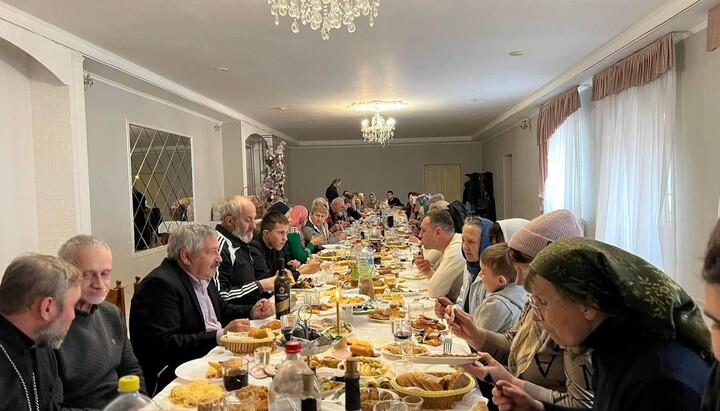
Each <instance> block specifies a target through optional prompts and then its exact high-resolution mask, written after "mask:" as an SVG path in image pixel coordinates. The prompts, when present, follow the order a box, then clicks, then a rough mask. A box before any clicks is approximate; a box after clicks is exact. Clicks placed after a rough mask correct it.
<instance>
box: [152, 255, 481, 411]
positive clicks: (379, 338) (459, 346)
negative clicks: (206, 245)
mask: <svg viewBox="0 0 720 411" xmlns="http://www.w3.org/2000/svg"><path fill="white" fill-rule="evenodd" d="M413 270H415V269H414V268H411V267H410V266H409V264H405V267H404V269H403V272H401V276H402V274H403V273H407V272H411V271H413ZM403 285H407V287H408V288H410V289H415V290H427V286H428V281H427V280H426V279H422V280H411V279H407V280H406V282H405V283H403ZM350 293H352V292H351V291H347V292H346V294H350ZM297 294H299V295H302V294H303V293H302V292H297ZM423 297H425V298H423ZM416 299H418V300H420V301H422V302H423V307H424V314H426V315H428V316H431V317H435V314H434V308H433V307H434V300H433V299H431V298H429V297H427V292H423V293H421V294H419V295H415V296H407V297H405V302H406V304H407V303H409V302H412V301H413V300H416ZM273 318H274V317H273ZM333 318H334V317H333ZM271 319H272V318H270V319H267V320H253V321H251V324H252V325H253V326H260V325H262V324H265V323H266V322H267V321H270V320H271ZM352 325H353V328H354V330H353V333H352V335H351V336H353V337H357V338H360V339H363V340H367V341H370V342H372V344H373V347H374V349H375V351H376V352H380V350H381V348H382V347H383V346H385V345H387V344H390V343H392V342H393V335H392V332H391V330H390V324H388V323H380V322H376V321H373V320H371V319H370V318H368V316H367V315H366V314H365V315H361V314H356V315H354V316H353V322H352ZM448 337H449V338H452V340H453V344H452V353H453V354H468V353H470V347H469V346H468V344H467V343H466V342H465V341H464V340H462V339H460V338H457V337H456V338H453V337H452V334H450V335H449V336H448ZM448 337H446V338H448ZM423 346H424V347H426V348H428V349H429V350H430V352H431V353H442V346H439V347H431V346H428V345H423ZM223 352H226V351H225V350H224V349H222V347H217V348H215V349H213V350H212V351H211V352H210V353H208V356H213V355H218V354H222V353H223ZM331 352H332V350H330V351H328V352H327V353H325V354H321V355H320V356H324V355H330V354H331ZM247 357H248V358H249V359H250V360H251V361H253V360H252V355H249V356H247ZM284 358H285V352H284V351H283V350H276V351H275V352H274V353H273V354H272V356H271V360H270V362H271V363H272V364H278V365H279V364H280V363H281V362H282V361H283V360H284ZM378 359H380V360H382V361H385V362H387V363H388V364H390V365H391V369H392V362H393V361H394V360H396V358H392V359H391V358H386V356H385V355H384V354H383V355H381V357H379V358H378ZM412 366H413V370H416V371H442V370H447V369H448V368H449V366H447V365H428V364H417V363H413V364H412ZM321 370H322V369H321ZM271 381H272V380H271V379H270V378H264V379H262V380H257V379H255V378H254V377H252V376H250V379H249V384H250V385H256V386H269V385H270V382H271ZM188 383H189V381H186V380H183V379H181V378H176V379H175V380H174V381H173V382H172V383H170V384H169V385H168V386H167V387H165V388H164V389H163V390H162V391H161V392H160V393H158V394H157V395H156V396H155V398H154V399H155V401H156V402H158V404H159V405H160V406H161V407H163V409H164V410H187V408H179V407H177V406H175V405H173V404H172V402H170V400H169V396H170V391H171V390H172V388H173V387H175V386H178V385H181V384H188ZM477 401H484V399H483V396H482V394H481V393H480V390H478V389H475V390H474V391H473V392H471V393H469V394H467V395H466V396H465V398H464V399H463V401H462V402H460V403H456V404H455V406H454V407H453V409H457V410H468V409H470V408H471V407H472V405H473V404H474V403H475V402H477ZM322 409H323V410H344V405H343V404H341V403H339V402H333V401H329V400H325V401H323V403H322Z"/></svg>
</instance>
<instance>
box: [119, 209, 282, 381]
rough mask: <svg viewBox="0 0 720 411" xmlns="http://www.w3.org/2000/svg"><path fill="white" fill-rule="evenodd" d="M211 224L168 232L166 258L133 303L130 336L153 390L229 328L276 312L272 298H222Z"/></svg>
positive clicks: (238, 328) (213, 344) (241, 326)
mask: <svg viewBox="0 0 720 411" xmlns="http://www.w3.org/2000/svg"><path fill="white" fill-rule="evenodd" d="M219 248H220V245H219V243H218V241H217V238H216V233H215V230H213V229H212V228H210V227H208V226H206V225H202V224H197V223H191V224H186V225H182V226H180V227H179V228H178V229H177V230H176V231H175V232H174V233H173V235H172V236H171V237H170V241H169V242H168V246H167V258H165V259H164V260H163V261H162V263H161V264H160V266H159V267H157V268H156V269H154V270H153V271H151V272H150V274H148V275H147V276H146V277H145V279H143V281H142V282H141V283H140V286H139V287H138V289H137V291H136V292H135V295H134V296H133V299H132V304H131V305H130V341H131V342H132V346H133V349H134V350H135V355H137V359H138V361H139V362H140V366H141V367H142V369H143V374H144V375H145V384H146V387H148V392H149V393H151V394H152V395H155V394H156V393H157V392H159V391H160V390H162V389H163V388H164V387H165V386H166V385H167V384H168V383H169V382H170V381H172V380H173V379H174V378H175V374H174V372H175V368H176V367H177V366H178V365H180V364H182V363H184V362H187V361H189V360H192V359H195V358H200V357H202V356H204V355H206V354H207V353H208V352H209V351H210V350H211V349H213V348H214V347H216V346H217V345H218V344H219V343H220V337H221V336H223V335H224V334H225V333H226V332H228V331H233V332H239V331H246V330H247V329H248V328H249V327H250V322H249V321H248V320H247V318H257V319H260V318H267V317H269V316H271V315H272V314H274V313H275V308H274V307H273V305H272V303H270V302H269V301H268V300H265V299H262V300H260V301H258V302H257V303H256V304H255V305H254V306H250V305H235V304H230V303H227V302H226V301H224V300H223V299H222V298H220V293H219V292H218V290H217V285H216V282H215V281H213V279H214V278H215V273H216V272H217V268H218V266H219V265H220V262H221V261H222V260H221V259H220V252H219Z"/></svg>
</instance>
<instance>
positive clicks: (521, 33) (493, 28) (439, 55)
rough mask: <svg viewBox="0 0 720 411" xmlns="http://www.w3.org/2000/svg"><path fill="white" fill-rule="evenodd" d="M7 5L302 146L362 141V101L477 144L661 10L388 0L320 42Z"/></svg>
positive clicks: (424, 133) (549, 0)
mask: <svg viewBox="0 0 720 411" xmlns="http://www.w3.org/2000/svg"><path fill="white" fill-rule="evenodd" d="M5 2H7V3H9V4H10V5H12V6H14V7H17V8H18V9H20V10H23V11H25V12H28V13H30V14H32V15H34V16H36V17H39V18H41V19H43V20H45V21H47V22H49V23H51V24H53V25H56V26H58V27H60V28H62V29H65V30H67V31H68V32H70V33H72V34H75V35H76V36H79V37H81V38H83V39H85V40H87V41H89V42H91V43H94V44H96V45H98V46H100V47H102V48H104V49H107V50H109V51H111V52H113V53H115V54H117V55H119V56H121V57H124V58H126V59H128V60H130V61H132V62H134V63H137V64H139V65H141V66H143V67H145V68H147V69H149V70H151V71H153V72H155V73H157V74H160V75H161V76H164V77H166V78H167V79H169V80H172V81H174V82H176V83H179V84H181V85H183V86H185V87H187V88H189V89H191V90H193V91H195V92H197V93H200V94H202V95H204V96H206V97H209V98H211V99H213V100H216V101H218V102H220V103H222V104H224V105H226V106H228V107H230V108H232V109H234V110H236V111H238V112H240V113H242V114H244V115H247V116H249V117H251V118H253V119H255V120H257V121H260V122H262V123H264V124H266V125H268V126H270V127H272V128H274V129H276V130H278V131H280V132H282V133H284V134H286V135H288V136H290V137H292V138H294V139H297V140H300V141H305V142H307V141H316V140H356V139H358V138H359V137H360V131H359V125H360V121H361V120H362V119H363V118H365V117H367V116H366V115H364V114H361V113H356V112H354V111H352V110H350V109H348V108H346V106H347V105H349V104H350V103H351V102H353V101H359V100H370V99H393V100H394V99H402V100H405V101H407V102H408V103H410V106H409V107H407V108H405V109H403V110H402V111H399V112H393V113H386V116H387V115H390V116H393V117H395V119H396V120H397V122H398V125H397V129H396V134H395V136H396V138H419V137H443V136H470V135H473V134H474V133H476V132H478V131H479V130H481V129H482V128H483V127H485V126H487V125H488V124H489V123H490V122H492V121H493V120H496V119H497V118H498V117H499V116H500V115H501V114H502V113H504V112H505V111H507V110H508V109H509V108H510V107H512V106H514V105H516V104H517V103H518V102H520V101H521V100H523V99H524V98H526V97H527V96H529V95H530V94H531V93H533V92H534V91H536V90H538V89H539V88H540V87H542V86H543V85H545V84H546V83H548V82H549V81H551V80H552V79H554V78H555V77H557V76H558V75H560V74H561V73H563V72H564V71H565V70H567V69H568V68H570V67H571V66H573V65H574V64H575V63H577V62H578V61H580V60H581V59H583V58H584V57H585V56H587V55H588V54H590V53H591V52H593V51H594V50H596V49H597V48H598V47H600V46H602V45H604V44H605V43H607V42H608V41H610V40H611V39H613V38H614V37H615V36H617V35H618V34H620V33H621V32H623V31H624V30H626V29H627V28H628V27H630V26H631V25H633V24H634V23H636V22H637V21H638V20H640V19H642V18H643V17H645V16H647V15H648V14H650V13H651V12H653V11H654V10H656V9H657V8H658V7H660V6H661V5H662V4H663V3H664V2H665V0H632V1H628V0H602V1H598V0H514V1H507V0H382V1H381V5H380V9H379V17H378V18H377V20H376V22H375V26H374V27H372V28H371V27H369V26H368V24H367V17H359V18H357V19H356V24H357V30H356V32H355V33H353V34H349V33H347V31H346V30H345V29H340V30H333V31H332V32H331V34H330V40H328V41H323V40H322V39H321V38H320V33H319V32H318V31H312V30H310V28H309V27H308V26H301V31H300V33H299V34H293V33H292V32H291V31H290V24H291V20H290V19H288V18H287V17H285V18H281V21H280V26H279V27H276V26H275V25H274V23H273V18H272V16H270V6H269V5H268V4H267V0H213V1H207V0H172V1H168V0H123V1H108V0H104V1H99V0H96V1H87V0H62V1H58V0H5ZM511 50H523V51H524V55H523V56H522V57H510V56H509V55H508V52H510V51H511ZM216 66H225V67H229V68H230V69H231V71H230V72H228V73H216V72H215V71H214V70H213V68H214V67H216ZM475 97H479V98H482V99H483V101H480V102H472V101H471V100H470V99H472V98H475ZM274 107H286V108H287V110H285V111H279V110H275V109H273V108H274Z"/></svg>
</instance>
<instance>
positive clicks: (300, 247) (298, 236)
mask: <svg viewBox="0 0 720 411" xmlns="http://www.w3.org/2000/svg"><path fill="white" fill-rule="evenodd" d="M288 220H289V221H290V228H289V229H288V234H287V243H285V255H286V256H287V258H289V259H291V260H297V261H299V262H300V263H301V264H305V262H307V259H308V257H309V256H310V254H312V252H313V250H314V249H315V247H317V246H319V245H320V244H322V243H323V237H322V236H321V235H317V236H315V237H312V239H311V240H310V241H309V242H306V241H305V238H303V234H302V229H303V227H305V224H306V223H307V220H308V210H307V208H305V206H301V205H296V206H294V207H293V208H292V209H290V218H288Z"/></svg>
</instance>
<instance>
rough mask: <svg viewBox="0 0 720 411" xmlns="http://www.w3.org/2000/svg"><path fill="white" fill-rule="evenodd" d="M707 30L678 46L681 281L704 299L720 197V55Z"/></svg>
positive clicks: (677, 186) (679, 262)
mask: <svg viewBox="0 0 720 411" xmlns="http://www.w3.org/2000/svg"><path fill="white" fill-rule="evenodd" d="M705 34H706V32H705V31H704V30H703V31H701V32H699V33H697V34H695V35H694V36H692V37H690V38H688V39H686V40H684V41H682V42H680V43H678V45H677V62H678V66H677V73H678V104H677V140H676V141H677V147H676V158H677V163H676V165H677V167H676V168H675V170H677V180H676V183H675V189H676V193H677V211H678V212H677V242H678V256H677V257H678V269H677V272H678V278H679V280H680V283H681V284H682V285H683V286H684V287H685V288H686V289H687V290H688V291H689V292H690V293H691V294H692V295H693V297H696V298H700V299H703V300H704V296H703V289H702V280H701V278H700V269H701V266H702V257H703V253H704V251H705V246H706V244H707V240H708V236H709V235H710V231H711V230H712V228H713V226H714V224H715V221H716V220H717V217H718V198H719V197H720V161H718V155H719V154H720V132H718V123H717V121H718V114H719V113H720V75H719V74H720V51H715V52H712V53H707V52H706V51H705Z"/></svg>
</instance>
